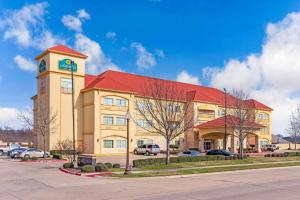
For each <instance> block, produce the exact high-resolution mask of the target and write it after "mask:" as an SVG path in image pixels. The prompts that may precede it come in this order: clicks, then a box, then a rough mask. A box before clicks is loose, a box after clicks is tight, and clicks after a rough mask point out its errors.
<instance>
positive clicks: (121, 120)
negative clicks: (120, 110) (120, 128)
mask: <svg viewBox="0 0 300 200" xmlns="http://www.w3.org/2000/svg"><path fill="white" fill-rule="evenodd" d="M125 124H126V119H125V117H116V125H125Z"/></svg>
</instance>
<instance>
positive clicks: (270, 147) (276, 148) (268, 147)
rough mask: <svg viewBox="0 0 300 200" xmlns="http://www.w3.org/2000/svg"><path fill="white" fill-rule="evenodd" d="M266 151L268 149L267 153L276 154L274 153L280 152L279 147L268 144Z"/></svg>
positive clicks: (265, 147)
mask: <svg viewBox="0 0 300 200" xmlns="http://www.w3.org/2000/svg"><path fill="white" fill-rule="evenodd" d="M264 149H266V150H267V151H272V152H274V151H276V150H278V149H279V147H278V146H276V145H275V144H267V145H265V146H264Z"/></svg>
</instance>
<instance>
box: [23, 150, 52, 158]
mask: <svg viewBox="0 0 300 200" xmlns="http://www.w3.org/2000/svg"><path fill="white" fill-rule="evenodd" d="M45 154H46V157H49V153H47V152H46V153H44V151H41V150H39V149H36V148H30V149H27V150H25V151H23V152H21V153H20V155H19V157H20V158H34V157H35V158H43V157H44V155H45Z"/></svg>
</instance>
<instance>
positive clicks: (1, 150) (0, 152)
mask: <svg viewBox="0 0 300 200" xmlns="http://www.w3.org/2000/svg"><path fill="white" fill-rule="evenodd" d="M17 148H20V145H18V144H10V145H8V146H6V145H4V146H0V156H2V155H3V154H4V153H7V152H8V151H11V150H13V149H17Z"/></svg>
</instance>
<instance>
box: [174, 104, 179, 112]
mask: <svg viewBox="0 0 300 200" xmlns="http://www.w3.org/2000/svg"><path fill="white" fill-rule="evenodd" d="M175 112H177V113H180V106H179V105H177V106H175Z"/></svg>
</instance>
